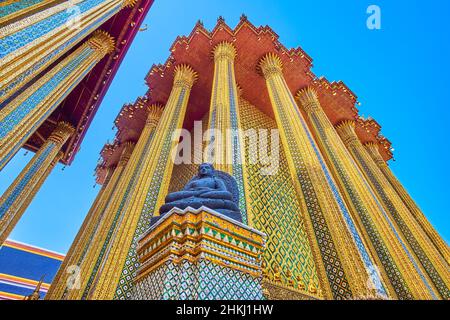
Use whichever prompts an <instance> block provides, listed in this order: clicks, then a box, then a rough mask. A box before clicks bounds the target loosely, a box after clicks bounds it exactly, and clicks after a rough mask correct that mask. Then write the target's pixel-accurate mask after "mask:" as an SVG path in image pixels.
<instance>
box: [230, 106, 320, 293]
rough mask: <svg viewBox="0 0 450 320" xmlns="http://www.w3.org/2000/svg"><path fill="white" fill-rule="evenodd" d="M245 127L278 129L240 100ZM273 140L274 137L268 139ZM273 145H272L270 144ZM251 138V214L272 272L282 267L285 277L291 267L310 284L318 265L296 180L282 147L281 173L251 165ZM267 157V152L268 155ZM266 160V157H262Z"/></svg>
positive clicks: (315, 280) (246, 145)
mask: <svg viewBox="0 0 450 320" xmlns="http://www.w3.org/2000/svg"><path fill="white" fill-rule="evenodd" d="M239 107H240V113H241V114H240V117H241V121H242V124H243V129H244V130H248V129H255V130H258V129H269V130H270V129H274V128H276V123H275V121H274V120H273V119H271V118H269V117H268V116H267V115H265V114H264V113H262V112H261V111H259V110H257V109H256V107H254V106H252V105H250V104H249V103H248V102H246V101H245V100H241V101H240V102H239ZM268 140H269V142H270V139H268ZM269 147H271V146H270V144H269ZM249 149H250V146H249V140H247V141H246V143H245V157H246V159H245V163H246V166H245V170H247V176H248V184H249V194H248V196H249V198H250V206H249V208H250V212H249V217H251V219H252V221H250V224H251V225H252V226H254V228H256V229H258V230H260V231H262V232H264V233H265V234H267V239H266V249H265V251H264V259H265V261H266V266H267V267H266V268H267V271H268V273H269V274H273V273H274V272H275V268H276V267H279V268H280V269H281V270H280V272H281V273H282V278H286V272H287V271H288V270H289V271H290V272H291V273H292V275H293V278H295V279H293V280H294V283H295V284H296V285H297V284H298V283H297V282H298V281H297V279H296V276H297V275H300V276H301V277H302V281H303V283H304V284H305V285H306V287H308V286H309V284H310V282H311V283H312V284H314V285H315V286H317V285H318V283H319V281H318V278H317V272H316V268H315V265H314V260H313V256H312V252H311V249H310V245H309V241H308V237H307V235H306V231H305V227H304V223H303V218H302V214H303V213H302V209H301V207H300V204H299V202H298V199H297V195H296V192H295V189H294V185H293V183H292V180H291V177H290V173H289V168H288V164H287V160H286V156H285V154H284V151H283V149H282V148H280V155H279V157H280V161H279V169H278V173H277V174H275V175H262V174H261V172H260V171H261V168H262V164H260V163H258V164H250V161H249ZM266 157H267V154H266ZM262 160H265V159H262Z"/></svg>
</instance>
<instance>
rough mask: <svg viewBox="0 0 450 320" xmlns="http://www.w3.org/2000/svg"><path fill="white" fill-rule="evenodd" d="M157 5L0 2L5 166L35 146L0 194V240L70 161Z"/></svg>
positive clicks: (0, 142) (86, 0) (1, 160)
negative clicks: (55, 170)
mask: <svg viewBox="0 0 450 320" xmlns="http://www.w3.org/2000/svg"><path fill="white" fill-rule="evenodd" d="M152 3H153V1H151V0H113V1H112V0H73V1H61V0H39V1H32V0H30V1H18V0H7V1H2V2H1V3H0V170H2V169H3V168H4V167H5V166H6V165H7V163H8V162H9V161H10V160H11V159H12V157H13V156H14V155H15V154H16V153H17V152H18V151H19V150H20V149H21V148H25V149H27V150H30V151H32V152H35V155H34V157H33V158H32V159H31V160H30V162H29V163H28V164H27V166H26V167H25V168H24V169H23V170H22V172H21V173H20V174H19V176H18V177H17V178H16V179H15V180H14V181H13V182H12V183H11V185H10V187H9V188H8V189H7V190H6V191H5V193H4V194H3V195H2V196H1V198H0V246H1V245H2V244H3V243H4V241H5V240H6V238H7V237H8V235H9V234H10V233H11V231H12V229H13V228H14V227H15V226H16V224H17V222H18V221H19V220H20V218H21V216H22V215H23V213H24V212H25V210H26V208H27V207H28V205H29V204H30V202H31V201H32V200H33V198H34V196H35V195H36V193H37V192H38V191H39V189H40V188H41V186H42V185H43V184H44V182H45V180H46V178H47V176H48V175H49V174H50V173H51V171H52V170H53V168H54V167H55V166H56V164H57V163H62V164H67V165H70V164H71V162H72V161H73V159H74V157H75V155H76V153H77V152H78V150H79V148H80V145H81V142H82V140H83V137H84V135H85V133H86V131H87V129H88V127H89V125H90V123H91V121H92V119H93V117H94V115H95V113H96V111H97V108H98V106H99V105H100V103H101V101H102V99H103V96H104V95H105V93H106V91H107V89H108V87H109V85H110V83H111V81H112V79H113V78H114V75H115V73H116V71H117V69H118V67H119V65H120V62H121V61H122V59H123V57H124V56H125V54H126V52H127V50H128V48H129V46H130V44H131V42H132V40H133V38H134V36H135V35H136V33H137V32H138V30H139V27H140V25H141V23H142V21H143V19H144V17H145V15H146V13H147V11H148V10H149V8H150V6H151V5H152Z"/></svg>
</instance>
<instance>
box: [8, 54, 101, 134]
mask: <svg viewBox="0 0 450 320" xmlns="http://www.w3.org/2000/svg"><path fill="white" fill-rule="evenodd" d="M93 52H94V51H93V49H91V48H90V47H86V48H85V49H84V50H83V51H82V52H81V53H80V54H79V55H77V56H76V57H75V58H74V59H73V60H71V61H69V63H68V64H67V65H65V66H64V67H63V68H62V69H61V70H59V71H58V72H57V73H56V74H55V75H53V77H51V78H50V79H49V80H48V81H47V82H46V83H45V84H43V85H42V86H41V87H39V88H38V89H37V90H36V91H35V92H33V93H32V94H31V95H30V96H29V97H28V98H27V99H26V100H25V101H23V102H22V103H21V104H20V105H19V106H17V107H16V108H15V109H14V110H13V111H12V112H11V113H9V114H8V115H7V116H6V117H5V118H4V119H3V120H2V121H1V122H0V139H3V138H5V136H6V135H7V134H8V133H9V132H10V131H11V130H13V129H14V127H15V126H17V125H18V124H19V123H20V122H21V121H22V120H23V119H24V118H25V117H26V116H27V115H28V114H29V113H30V111H31V110H33V109H34V108H35V107H36V106H37V105H38V104H39V103H40V102H42V101H43V100H44V99H45V98H46V97H48V95H49V94H51V92H52V91H53V90H55V88H57V87H58V85H60V84H61V82H62V81H64V79H66V78H67V77H68V76H69V75H70V74H71V73H72V72H73V71H75V70H76V69H77V68H78V67H79V66H80V65H81V63H82V62H83V61H84V60H85V59H86V58H87V57H89V56H90V55H91V54H92V53H93ZM88 70H90V68H89V69H88Z"/></svg>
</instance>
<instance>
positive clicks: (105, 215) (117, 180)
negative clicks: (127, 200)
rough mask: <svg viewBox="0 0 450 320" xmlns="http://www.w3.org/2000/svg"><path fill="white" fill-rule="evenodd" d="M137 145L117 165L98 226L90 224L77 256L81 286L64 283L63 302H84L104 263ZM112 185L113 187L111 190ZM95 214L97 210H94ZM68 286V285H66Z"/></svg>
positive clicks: (100, 208) (130, 145)
mask: <svg viewBox="0 0 450 320" xmlns="http://www.w3.org/2000/svg"><path fill="white" fill-rule="evenodd" d="M134 147H135V144H134V143H132V142H125V143H124V146H123V150H122V153H121V155H120V159H119V162H118V163H117V166H116V168H115V169H114V173H113V175H112V177H111V180H110V182H109V183H108V186H107V188H106V190H107V191H106V192H105V197H104V201H103V202H102V203H100V205H99V206H98V208H97V210H96V211H97V212H95V211H94V212H95V213H94V214H95V215H96V216H97V221H98V222H97V223H95V221H94V223H91V224H89V226H88V228H87V229H86V230H85V231H86V233H87V234H88V235H89V238H88V239H87V241H86V243H85V245H84V246H83V247H82V248H80V249H81V250H80V251H78V252H77V255H78V256H76V257H75V258H76V260H75V261H74V264H75V265H77V266H78V267H79V270H78V271H77V272H78V274H79V286H76V287H68V286H67V283H62V284H63V286H65V289H64V291H63V295H62V298H63V299H77V300H78V299H81V298H82V297H83V293H84V292H85V290H86V287H87V286H88V285H89V283H90V279H91V275H92V274H95V273H96V269H97V268H98V264H97V261H101V259H102V255H103V254H104V251H102V250H101V249H102V247H103V244H104V243H105V241H107V239H108V237H109V235H110V234H111V232H113V230H114V227H115V226H114V224H113V221H114V215H113V210H111V208H114V207H115V205H116V203H117V201H118V200H119V198H120V195H121V193H122V188H123V184H124V181H126V179H127V178H126V168H127V166H128V165H129V162H130V158H131V155H132V152H133V150H134ZM109 185H111V187H109ZM94 210H95V208H94ZM66 282H67V281H66Z"/></svg>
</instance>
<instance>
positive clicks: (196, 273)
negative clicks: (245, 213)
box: [133, 207, 265, 300]
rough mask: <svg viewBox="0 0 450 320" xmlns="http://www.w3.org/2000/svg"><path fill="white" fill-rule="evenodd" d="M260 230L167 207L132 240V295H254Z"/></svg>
mask: <svg viewBox="0 0 450 320" xmlns="http://www.w3.org/2000/svg"><path fill="white" fill-rule="evenodd" d="M264 237H265V235H264V234H263V233H261V232H259V231H257V230H254V229H252V228H250V227H248V226H246V225H244V224H242V223H239V222H236V221H234V220H232V219H230V218H228V217H226V216H224V215H222V214H220V213H217V212H215V211H213V210H211V209H208V208H205V207H202V208H200V209H198V210H195V209H191V208H187V209H185V210H179V209H177V208H175V209H172V210H171V211H170V212H169V213H168V214H166V215H165V216H163V217H162V218H161V219H160V220H158V221H157V222H156V223H155V224H154V225H153V226H152V227H151V228H150V229H149V231H148V232H147V233H146V234H145V235H143V236H142V237H141V238H140V240H139V243H138V248H137V253H138V257H139V261H140V264H141V266H140V268H139V271H138V275H137V277H136V280H135V288H134V292H133V298H134V299H140V300H147V299H150V300H159V299H162V300H169V299H170V300H172V299H174V300H215V299H230V300H231V299H236V300H258V299H264V296H263V293H262V286H261V282H262V270H261V261H262V260H261V259H262V253H263V249H264Z"/></svg>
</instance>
